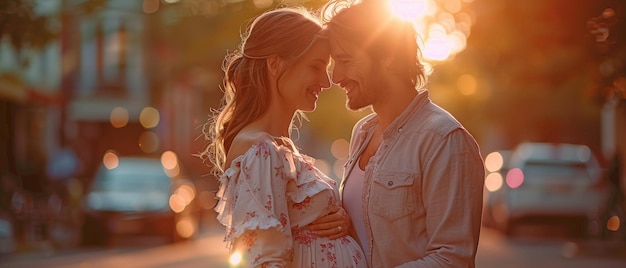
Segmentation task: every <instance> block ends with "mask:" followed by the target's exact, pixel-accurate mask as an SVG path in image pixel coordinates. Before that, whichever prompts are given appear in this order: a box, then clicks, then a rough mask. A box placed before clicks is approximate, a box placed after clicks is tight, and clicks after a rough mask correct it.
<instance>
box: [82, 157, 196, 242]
mask: <svg viewBox="0 0 626 268" xmlns="http://www.w3.org/2000/svg"><path fill="white" fill-rule="evenodd" d="M196 196H197V195H196V187H195V185H194V184H193V182H192V181H191V180H190V179H189V178H187V177H186V176H185V175H184V174H183V173H182V170H181V169H180V165H179V163H178V161H177V159H176V156H175V154H173V153H172V152H166V153H164V154H163V155H162V156H161V158H150V157H118V156H117V155H115V154H114V153H111V152H109V153H107V155H105V157H104V158H103V163H102V165H101V166H100V167H99V169H98V170H97V171H96V175H95V177H94V180H93V183H92V184H91V187H90V188H89V190H88V192H87V193H86V195H85V199H84V202H83V207H84V212H85V221H84V224H83V242H84V244H105V243H107V242H110V239H111V238H113V237H115V236H121V235H123V236H126V235H135V234H138V235H162V236H165V237H166V238H167V241H169V242H176V241H180V240H184V239H188V238H191V237H193V236H195V235H196V234H197V232H198V227H199V222H200V214H201V211H200V209H201V207H200V206H199V203H198V199H197V197H196Z"/></svg>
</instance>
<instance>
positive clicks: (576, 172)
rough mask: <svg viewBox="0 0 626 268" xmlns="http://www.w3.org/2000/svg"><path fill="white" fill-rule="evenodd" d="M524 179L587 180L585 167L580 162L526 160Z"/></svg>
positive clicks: (588, 177) (587, 175)
mask: <svg viewBox="0 0 626 268" xmlns="http://www.w3.org/2000/svg"><path fill="white" fill-rule="evenodd" d="M524 177H525V179H526V180H576V179H579V180H588V179H590V176H589V174H588V173H587V169H586V167H585V165H584V164H582V163H566V162H564V163H558V162H528V163H526V165H525V166H524Z"/></svg>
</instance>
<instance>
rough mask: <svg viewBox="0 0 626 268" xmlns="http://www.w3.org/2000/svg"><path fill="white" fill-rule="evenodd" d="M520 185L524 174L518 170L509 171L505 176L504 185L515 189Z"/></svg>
mask: <svg viewBox="0 0 626 268" xmlns="http://www.w3.org/2000/svg"><path fill="white" fill-rule="evenodd" d="M522 183H524V172H522V170H521V169H519V168H514V169H511V170H509V172H508V173H507V174H506V185H508V186H509V187H511V189H515V188H517V187H520V186H522Z"/></svg>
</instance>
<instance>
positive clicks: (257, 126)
mask: <svg viewBox="0 0 626 268" xmlns="http://www.w3.org/2000/svg"><path fill="white" fill-rule="evenodd" d="M321 31H322V27H321V26H320V23H319V22H318V21H317V20H316V19H315V18H314V17H313V16H312V15H311V14H310V13H308V12H307V11H306V10H304V9H300V8H282V9H277V10H273V11H269V12H266V13H264V14H262V15H260V16H259V17H257V18H256V19H255V20H254V21H253V22H252V24H251V25H250V27H249V28H248V30H247V32H246V33H245V34H244V35H243V38H242V39H243V40H242V43H241V45H240V47H239V49H238V50H237V51H235V52H234V53H231V54H230V55H228V56H227V57H226V59H225V64H224V69H225V76H224V91H225V92H224V93H225V95H224V106H223V107H222V108H221V109H220V110H219V112H218V113H217V114H216V116H214V117H213V118H212V119H211V120H210V121H209V129H208V132H207V133H206V135H207V139H208V140H209V141H210V143H209V145H208V147H207V149H206V150H205V151H204V152H203V153H202V154H201V156H203V157H205V158H208V159H209V160H210V161H211V162H212V164H213V166H214V168H215V169H216V171H217V174H218V177H219V178H220V183H221V186H220V190H219V192H218V194H217V197H218V198H219V202H218V204H217V206H216V208H215V210H216V211H217V212H218V216H217V218H218V220H219V221H220V222H221V223H222V224H223V225H225V226H226V236H225V241H226V242H227V247H228V248H229V249H230V251H231V253H232V252H234V251H236V252H239V253H241V254H242V256H243V261H244V263H245V267H366V266H365V260H364V259H363V258H364V255H363V252H362V251H361V249H360V247H359V245H358V244H357V243H356V241H355V240H354V239H353V238H352V237H351V236H348V235H346V234H347V232H346V230H347V229H348V228H347V227H348V226H345V227H342V226H335V227H336V229H332V230H333V231H334V230H336V232H337V233H338V234H341V237H340V238H338V239H330V238H328V237H322V236H318V235H317V234H316V233H315V232H314V231H311V230H309V229H308V227H307V225H308V224H310V223H311V222H313V221H315V220H316V219H318V218H320V217H322V216H324V215H328V214H330V213H334V212H336V210H337V209H338V207H339V195H338V191H337V186H336V183H335V182H334V181H333V180H332V179H330V178H328V177H327V176H326V175H324V174H322V173H321V172H320V171H319V170H317V169H316V168H315V167H314V166H313V159H311V158H309V157H307V156H305V155H302V154H301V153H300V152H299V151H298V149H297V148H296V146H295V145H294V143H293V142H292V140H291V138H290V132H291V130H292V129H293V122H294V119H296V118H299V117H300V116H302V112H303V111H313V110H315V108H316V102H317V99H318V95H319V93H320V92H321V91H322V90H323V89H325V88H328V87H330V81H329V77H328V73H327V72H326V68H327V66H328V64H329V61H330V50H329V49H330V48H329V45H328V42H327V40H325V39H323V38H321V37H320V32H321Z"/></svg>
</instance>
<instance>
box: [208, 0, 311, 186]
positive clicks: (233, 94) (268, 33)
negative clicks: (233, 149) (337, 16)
mask: <svg viewBox="0 0 626 268" xmlns="http://www.w3.org/2000/svg"><path fill="white" fill-rule="evenodd" d="M321 30H322V27H321V24H320V22H319V20H318V19H316V17H315V16H313V15H312V14H311V13H310V12H309V11H308V10H306V9H304V8H301V7H288V8H287V7H284V8H279V9H275V10H272V11H268V12H265V13H263V14H261V15H259V16H258V17H256V19H254V20H253V21H252V23H251V24H250V25H249V26H248V27H247V29H246V31H245V32H244V33H243V34H242V35H241V40H242V41H241V44H240V45H239V48H238V49H237V50H235V51H233V52H232V53H229V54H228V55H226V57H225V59H224V62H223V65H222V69H223V70H224V78H223V85H222V88H223V91H224V97H223V99H222V106H221V107H220V108H219V109H218V110H215V111H213V113H212V114H211V115H210V117H209V120H208V122H207V123H206V124H205V125H204V129H203V132H204V136H205V139H206V140H207V141H208V145H207V146H206V148H205V149H204V151H202V152H201V153H200V154H199V156H200V158H202V159H203V160H207V159H208V160H209V161H210V162H211V164H212V169H213V172H214V173H215V174H216V175H218V176H219V175H221V173H223V172H224V170H225V169H226V168H227V167H225V161H226V153H227V152H228V150H229V148H230V146H231V144H232V142H233V139H234V138H235V136H236V135H237V133H239V131H241V129H242V128H243V127H245V126H246V125H248V124H250V123H251V122H252V121H254V120H255V119H257V118H259V117H260V116H261V115H263V114H264V113H265V112H266V111H267V109H268V105H269V102H270V90H271V89H270V81H269V80H268V78H269V77H270V76H269V70H268V68H267V59H268V58H269V57H272V56H278V57H279V58H281V59H282V60H283V61H285V63H286V64H285V67H284V68H283V69H282V70H281V71H280V72H279V74H278V76H277V78H276V81H278V80H279V79H280V77H281V76H282V75H283V73H284V71H285V70H286V69H288V68H290V66H291V65H292V64H293V63H294V62H295V61H296V60H297V59H298V57H300V56H301V55H302V54H304V53H305V52H306V51H307V50H308V49H309V47H310V46H311V44H312V43H313V41H314V40H315V38H317V37H318V34H319V33H320V31H321ZM296 116H297V117H300V116H302V115H301V112H299V111H298V112H297V114H296ZM292 124H293V121H292Z"/></svg>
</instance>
